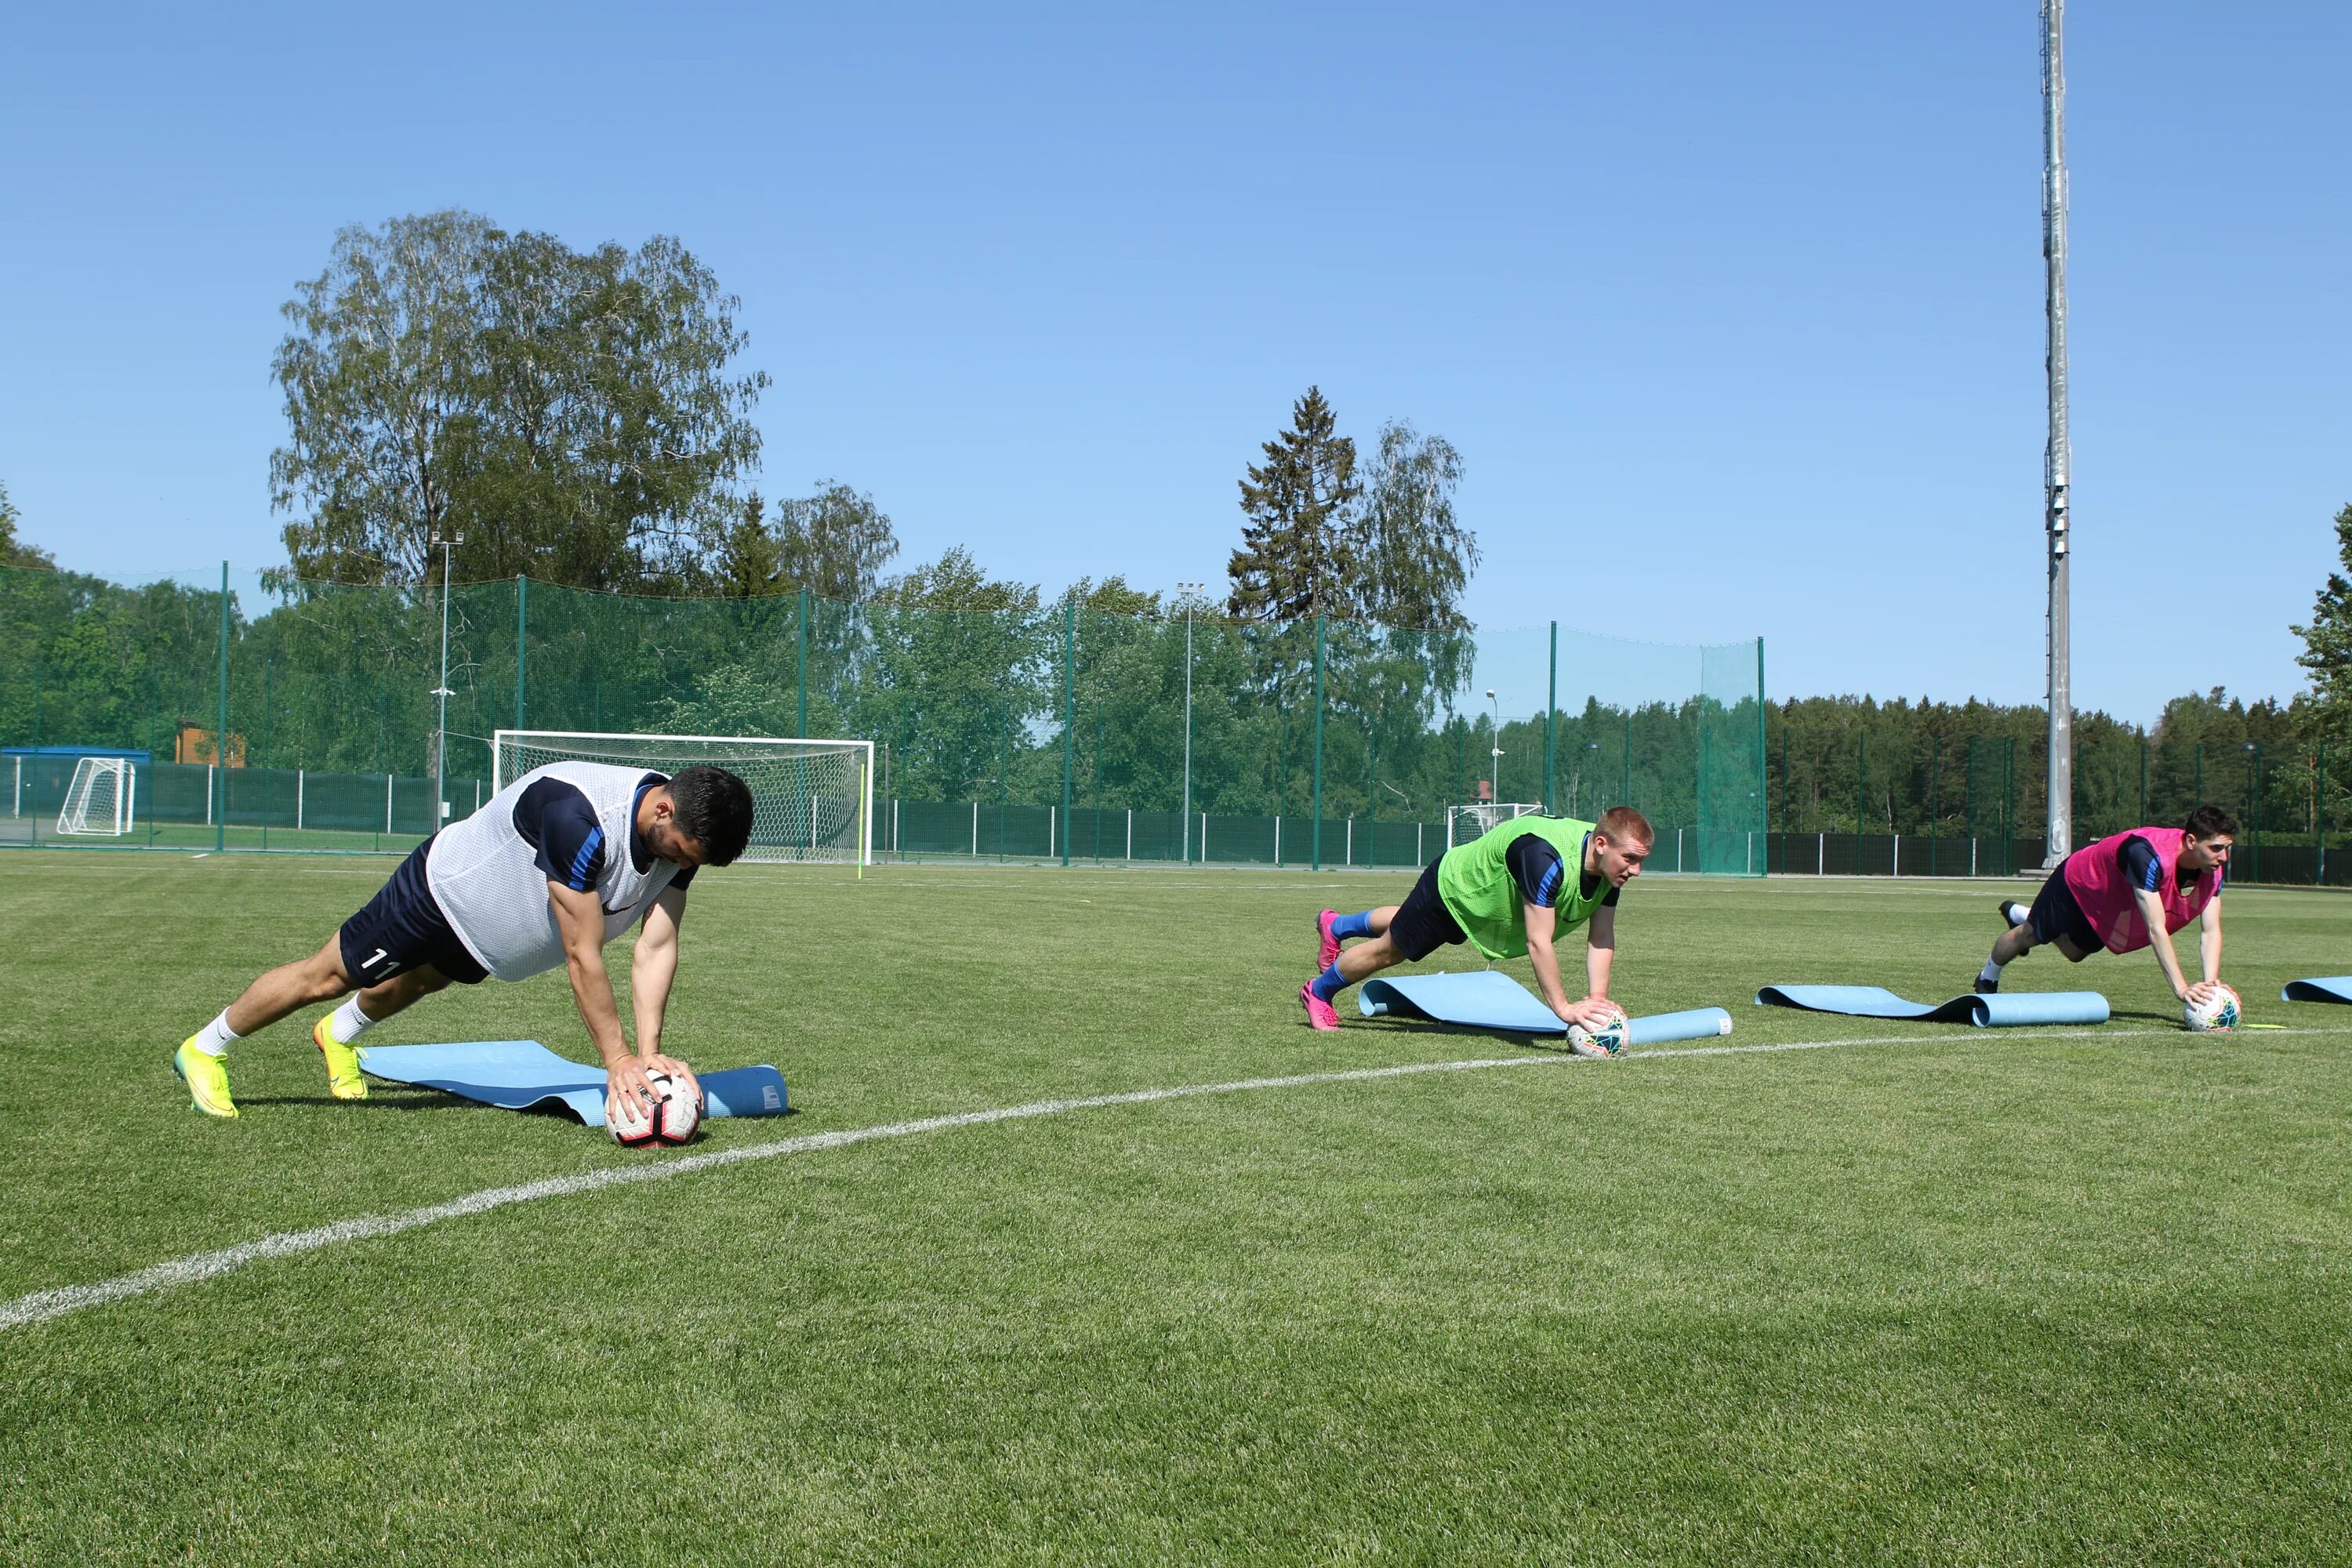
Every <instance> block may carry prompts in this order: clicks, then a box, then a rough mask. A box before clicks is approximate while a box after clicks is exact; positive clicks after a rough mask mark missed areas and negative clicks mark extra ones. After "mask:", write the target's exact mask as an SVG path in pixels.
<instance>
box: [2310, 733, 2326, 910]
mask: <svg viewBox="0 0 2352 1568" xmlns="http://www.w3.org/2000/svg"><path fill="white" fill-rule="evenodd" d="M2311 847H2312V848H2313V850H2314V851H2315V858H2314V859H2313V861H2312V870H2311V885H2312V886H2313V887H2315V888H2324V887H2326V885H2327V742H2325V741H2322V742H2319V766H2318V771H2317V772H2316V773H2315V774H2314V775H2313V777H2312V786H2311Z"/></svg>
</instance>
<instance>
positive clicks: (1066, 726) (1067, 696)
mask: <svg viewBox="0 0 2352 1568" xmlns="http://www.w3.org/2000/svg"><path fill="white" fill-rule="evenodd" d="M1064 609H1065V610H1066V616H1064V619H1063V625H1062V820H1063V822H1064V823H1067V822H1068V821H1069V820H1070V747H1071V744H1072V742H1073V737H1075V736H1076V734H1077V732H1078V684H1077V682H1078V675H1077V668H1078V666H1077V659H1078V596H1077V595H1076V594H1072V595H1070V596H1069V599H1068V601H1067V602H1066V605H1064ZM1046 853H1047V854H1051V853H1053V851H1052V848H1051V847H1048V848H1047V850H1046ZM1069 863H1070V841H1069V837H1068V836H1067V835H1065V837H1063V840H1062V864H1063V865H1065V866H1066V865H1068V864H1069Z"/></svg>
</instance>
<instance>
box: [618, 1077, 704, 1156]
mask: <svg viewBox="0 0 2352 1568" xmlns="http://www.w3.org/2000/svg"><path fill="white" fill-rule="evenodd" d="M646 1081H647V1082H649V1083H651V1084H652V1085H653V1089H654V1102H653V1106H652V1108H651V1109H650V1110H647V1109H645V1108H643V1107H640V1106H639V1105H638V1104H637V1102H636V1100H635V1099H634V1098H631V1099H627V1100H620V1101H617V1102H616V1101H614V1099H613V1098H612V1096H610V1095H607V1096H605V1097H604V1128H605V1131H609V1132H610V1133H612V1135H613V1142H615V1143H618V1144H619V1145H620V1146H621V1147H622V1148H624V1149H675V1148H677V1147H678V1146H679V1145H680V1144H683V1143H688V1142H692V1141H693V1139H694V1131H695V1129H696V1128H698V1127H699V1126H701V1125H702V1110H703V1105H702V1093H701V1090H700V1089H691V1090H689V1089H688V1088H687V1086H686V1085H685V1084H683V1083H681V1082H679V1081H678V1080H677V1079H674V1078H672V1077H670V1076H669V1074H667V1073H666V1072H648V1073H647V1074H646Z"/></svg>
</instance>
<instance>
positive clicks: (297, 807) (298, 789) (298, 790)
mask: <svg viewBox="0 0 2352 1568" xmlns="http://www.w3.org/2000/svg"><path fill="white" fill-rule="evenodd" d="M294 831H295V832H297V833H299V832H301V831H302V770H301V769H300V768H296V769H295V770H294Z"/></svg>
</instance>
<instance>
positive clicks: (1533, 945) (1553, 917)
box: [1298, 805, 1654, 1029]
mask: <svg viewBox="0 0 2352 1568" xmlns="http://www.w3.org/2000/svg"><path fill="white" fill-rule="evenodd" d="M1653 837H1654V835H1653V834H1652V833H1651V831H1650V824H1649V822H1648V821H1647V820H1646V819H1645V818H1644V817H1643V816H1642V814H1641V813H1640V812H1638V811H1635V810H1634V809H1633V807H1632V806H1630V805H1616V806H1612V807H1610V808H1609V809H1608V810H1607V811H1604V812H1602V813H1601V820H1600V821H1598V822H1579V821H1577V820H1576V819H1575V818H1574V817H1569V816H1521V817H1516V818H1514V819H1512V820H1511V821H1509V822H1505V823H1499V824H1497V825H1496V826H1495V828H1494V829H1493V830H1492V831H1491V832H1488V833H1486V834H1484V835H1482V836H1480V837H1477V838H1474V839H1472V840H1471V841H1470V842H1469V843H1467V844H1457V845H1455V846H1454V847H1453V848H1451V849H1448V850H1447V851H1446V852H1445V853H1444V854H1443V855H1441V856H1439V857H1438V858H1436V859H1434V860H1432V861H1431V862H1430V863H1429V868H1428V869H1427V870H1424V871H1423V872H1422V874H1421V880H1420V881H1418V882H1415V883H1414V884H1413V885H1412V892H1410V893H1408V894H1406V895H1405V900H1404V902H1403V903H1402V904H1390V905H1388V906H1387V907H1385V908H1383V909H1377V910H1365V911H1364V912H1363V913H1361V914H1358V915H1341V914H1334V913H1332V912H1331V911H1330V910H1324V911H1323V912H1322V913H1321V914H1320V915H1318V916H1317V917H1316V920H1315V934H1316V937H1317V941H1318V948H1317V952H1316V962H1317V963H1320V964H1321V965H1322V967H1323V973H1321V974H1319V975H1318V976H1317V977H1316V978H1315V979H1313V980H1310V981H1308V982H1307V984H1304V985H1302V986H1300V987H1299V988H1298V999H1299V1001H1300V1002H1301V1003H1303V1004H1304V1005H1306V1008H1307V1022H1308V1023H1310V1024H1312V1025H1314V1026H1316V1027H1317V1028H1318V1029H1336V1028H1338V1027H1339V1013H1338V1012H1337V1011H1336V1010H1334V1009H1333V1007H1332V1005H1331V1002H1332V999H1333V998H1334V997H1336V996H1338V995H1339V993H1340V992H1341V991H1342V990H1343V989H1345V988H1346V987H1348V986H1350V985H1353V984H1356V983H1357V982H1358V981H1360V980H1369V979H1370V978H1371V977H1372V976H1373V975H1375V974H1378V973H1380V972H1381V970H1383V969H1389V968H1393V967H1394V966H1395V965H1397V964H1400V963H1418V962H1419V961H1420V960H1422V959H1423V958H1426V957H1428V956H1429V955H1430V954H1431V953H1433V952H1436V951H1437V950H1438V949H1439V948H1441V947H1444V946H1447V945H1449V944H1451V943H1454V942H1469V943H1470V944H1471V945H1472V946H1474V947H1475V948H1476V949H1477V950H1478V951H1479V952H1482V953H1484V954H1486V956H1487V957H1488V958H1490V959H1493V958H1517V957H1518V956H1519V955H1520V954H1521V953H1525V954H1527V956H1528V963H1530V964H1531V965H1532V966H1533V967H1534V969H1535V972H1536V989H1537V990H1538V992H1540V993H1541V994H1542V995H1543V999H1544V1005H1546V1006H1549V1008H1550V1009H1551V1010H1552V1011H1553V1012H1554V1013H1557V1014H1559V1018H1560V1021H1561V1022H1562V1023H1565V1024H1582V1025H1587V1026H1590V1025H1591V1024H1594V1023H1596V1022H1598V1021H1600V1020H1601V1019H1603V1018H1607V1017H1612V1016H1616V1017H1622V1016H1624V1014H1623V1010H1622V1008H1620V1007H1619V1006H1618V1005H1617V1004H1615V1003H1614V1002H1612V1001H1611V1000H1609V965H1610V963H1611V962H1612V960H1613V959H1614V958H1615V957H1616V956H1617V894H1618V892H1619V891H1620V890H1621V889H1622V888H1623V887H1624V886H1625V884H1626V883H1628V882H1630V881H1632V880H1633V879H1634V878H1636V877H1638V876H1640V875H1641V874H1642V862H1643V860H1645V859H1647V858H1649V855H1650V844H1651V841H1652V839H1653ZM1578 926H1587V927H1588V928H1589V929H1588V930H1587V931H1586V934H1585V942H1584V978H1585V995H1584V997H1583V999H1582V1000H1581V1001H1577V1002H1571V1001H1570V1000H1569V999H1568V992H1567V989H1566V988H1565V987H1564V986H1562V985H1561V984H1560V978H1559V954H1558V953H1556V952H1553V951H1552V943H1553V942H1554V941H1555V940H1556V939H1557V938H1558V937H1559V933H1560V932H1562V931H1572V930H1574V929H1575V928H1576V927H1578ZM1350 937H1363V938H1366V939H1367V940H1365V941H1362V942H1357V943H1356V945H1355V946H1353V947H1350V948H1348V949H1346V950H1345V951H1342V950H1341V947H1340V944H1341V943H1342V942H1345V941H1347V940H1348V939H1349V938H1350Z"/></svg>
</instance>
